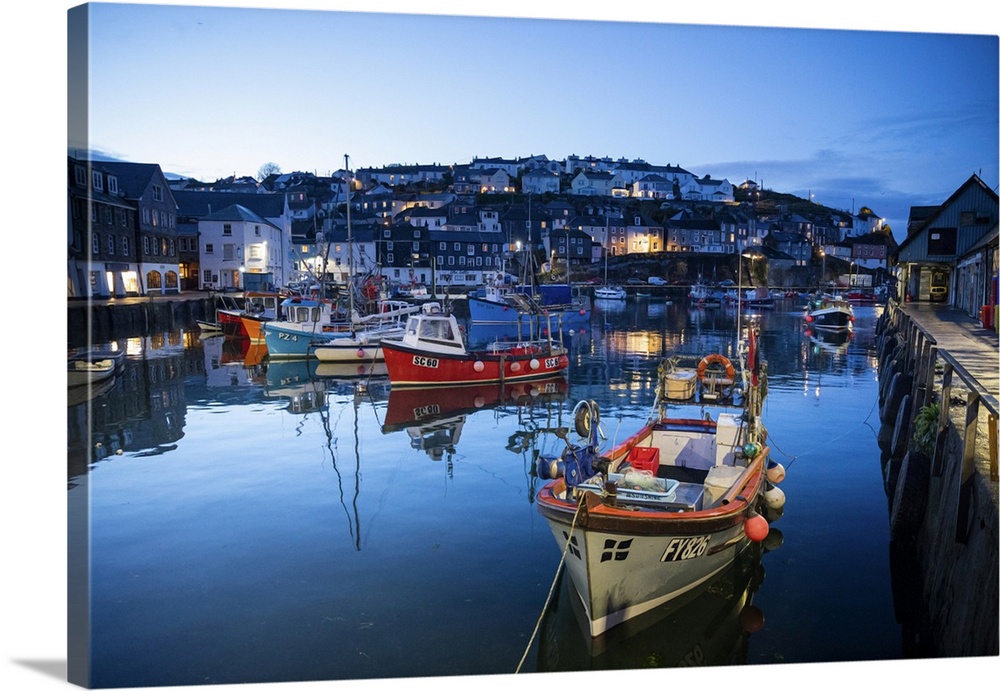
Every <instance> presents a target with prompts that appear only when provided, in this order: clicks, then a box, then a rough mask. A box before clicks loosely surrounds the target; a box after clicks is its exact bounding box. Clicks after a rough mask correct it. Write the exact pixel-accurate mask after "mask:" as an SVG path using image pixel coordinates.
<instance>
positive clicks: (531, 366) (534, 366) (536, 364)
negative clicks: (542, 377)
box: [528, 358, 542, 369]
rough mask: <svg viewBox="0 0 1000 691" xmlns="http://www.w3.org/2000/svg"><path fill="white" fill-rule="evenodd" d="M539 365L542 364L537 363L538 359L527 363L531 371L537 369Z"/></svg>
mask: <svg viewBox="0 0 1000 691" xmlns="http://www.w3.org/2000/svg"><path fill="white" fill-rule="evenodd" d="M541 365H542V363H540V362H539V361H538V358H531V362H529V363H528V367H530V368H531V369H538V368H539V367H541Z"/></svg>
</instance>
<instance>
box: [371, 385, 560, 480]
mask: <svg viewBox="0 0 1000 691" xmlns="http://www.w3.org/2000/svg"><path fill="white" fill-rule="evenodd" d="M568 390H569V383H568V382H567V380H566V378H565V377H564V376H562V375H557V376H553V377H549V378H547V379H539V380H534V381H527V382H517V383H513V384H498V383H497V384H478V385H474V386H448V387H441V386H432V387H425V388H403V389H391V390H390V391H389V405H388V408H387V410H386V416H385V422H383V424H382V433H383V434H391V433H393V432H398V431H402V430H405V431H406V433H407V435H408V436H409V437H410V446H411V447H412V448H414V449H417V450H422V451H425V452H426V453H427V455H428V456H429V457H430V458H431V459H432V460H435V461H439V460H442V459H445V457H446V454H447V460H448V461H449V462H450V461H451V459H452V456H453V454H454V453H455V447H456V446H457V444H458V441H459V438H460V437H461V435H462V427H463V426H464V425H465V421H466V418H467V417H468V416H469V415H471V414H473V413H476V412H479V411H481V410H493V409H496V408H499V407H501V406H513V407H515V408H517V409H518V410H521V409H523V408H530V407H535V406H540V405H543V404H547V403H560V402H562V401H564V400H565V399H566V395H567V392H568Z"/></svg>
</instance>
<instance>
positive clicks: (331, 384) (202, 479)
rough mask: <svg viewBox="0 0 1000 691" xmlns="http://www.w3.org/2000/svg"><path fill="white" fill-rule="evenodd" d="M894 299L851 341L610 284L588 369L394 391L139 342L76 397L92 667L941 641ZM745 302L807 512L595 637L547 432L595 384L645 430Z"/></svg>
mask: <svg viewBox="0 0 1000 691" xmlns="http://www.w3.org/2000/svg"><path fill="white" fill-rule="evenodd" d="M880 310H881V307H879V306H872V307H859V308H857V309H856V321H855V324H854V331H853V334H852V335H851V336H850V338H846V339H842V342H830V341H829V340H822V339H821V338H819V337H817V336H815V335H812V334H809V333H808V332H807V331H806V330H805V329H804V325H803V320H802V309H801V305H800V303H798V302H797V301H795V300H785V301H778V303H777V305H776V306H775V307H774V308H772V309H766V310H762V311H759V312H747V311H742V312H738V311H737V310H736V309H735V308H733V307H721V308H714V309H699V308H695V307H691V306H689V305H688V304H687V303H686V302H675V303H673V304H666V303H664V302H662V301H656V300H650V299H645V298H631V297H630V298H629V299H628V301H626V302H621V303H613V302H612V303H601V302H598V303H596V304H595V307H594V313H593V319H592V322H591V324H590V327H589V328H586V327H585V328H582V329H578V330H576V331H575V332H574V333H572V334H571V335H568V336H567V342H568V344H569V346H570V350H571V358H570V363H571V364H570V370H569V373H568V376H567V378H566V381H562V380H553V381H546V382H538V383H536V384H534V385H531V386H522V387H520V388H518V389H516V390H505V391H504V392H503V393H502V395H500V396H498V395H497V391H496V390H494V389H488V390H465V391H454V390H449V391H446V392H441V391H434V390H430V391H428V392H427V393H423V392H401V391H390V387H389V385H388V381H387V380H386V379H385V378H384V376H379V372H377V371H376V372H369V371H365V369H364V366H351V367H348V368H340V369H338V370H335V369H333V368H331V367H329V366H327V369H325V370H324V369H322V367H318V366H317V363H316V362H315V361H311V362H305V361H300V362H287V363H268V362H267V361H266V360H262V359H261V355H262V354H261V353H260V352H258V351H257V350H255V349H254V348H253V347H251V346H250V345H249V344H248V343H247V342H245V341H240V340H238V339H232V338H226V337H213V338H203V337H201V336H200V335H199V332H198V329H197V327H196V326H195V325H194V324H192V325H191V326H190V327H189V328H185V329H181V330H178V331H175V332H170V333H163V334H154V335H147V336H142V337H138V336H137V337H136V338H133V339H128V340H127V341H122V342H121V343H122V345H123V347H125V348H126V349H127V352H128V357H127V359H126V362H125V368H124V371H123V372H122V373H121V374H120V375H118V377H116V379H115V381H114V384H113V385H111V386H110V388H108V389H107V390H104V391H99V392H97V395H96V396H95V397H94V398H92V399H90V400H89V401H82V400H76V401H74V400H71V402H70V405H69V407H68V409H67V412H68V415H67V417H68V443H69V448H68V491H69V493H70V495H71V497H70V498H71V500H79V499H80V498H81V497H82V495H85V497H86V499H85V501H86V502H87V503H88V504H89V509H90V538H89V549H90V587H91V599H90V614H91V617H92V619H91V621H92V626H91V629H90V645H91V651H92V656H91V672H92V683H93V685H94V686H103V687H114V686H147V685H187V684H220V683H229V684H235V683H248V682H250V683H264V682H284V681H302V680H329V679H332V680H352V679H371V678H381V679H387V678H403V677H422V676H451V675H480V674H510V673H513V672H514V671H515V669H517V668H518V666H519V664H520V663H521V662H522V660H523V664H521V666H520V671H521V672H522V673H533V672H538V671H573V670H589V669H615V668H619V669H638V668H645V667H672V666H701V665H704V666H715V665H765V664H781V663H809V662H851V661H867V660H900V659H904V658H907V657H912V656H916V655H919V654H923V651H919V650H917V649H916V648H915V647H914V645H913V642H912V640H911V633H910V632H908V631H906V630H905V627H903V626H901V624H900V623H899V617H898V614H899V609H900V608H905V607H906V606H908V603H907V601H906V598H905V595H906V592H907V587H908V583H907V575H906V574H900V573H898V571H899V569H898V568H896V569H894V568H893V567H894V566H895V564H894V562H893V560H892V559H890V541H889V530H888V518H887V508H886V507H887V499H886V496H885V491H884V489H883V480H882V473H881V464H880V460H881V451H880V449H879V447H878V444H877V433H878V428H879V422H878V412H877V405H876V404H877V397H878V382H877V380H876V376H875V373H876V362H875V354H874V347H875V323H876V319H877V317H878V314H879V313H880ZM748 318H758V319H760V321H761V324H762V346H763V353H764V357H765V359H766V361H767V372H768V379H767V382H768V395H767V399H766V402H765V407H764V420H765V424H766V426H767V429H768V431H769V435H770V448H771V454H772V459H773V460H776V461H778V462H780V463H781V464H782V465H784V466H785V468H786V470H787V477H786V479H785V480H784V482H783V483H782V484H781V489H782V490H783V491H784V492H785V495H786V498H787V503H786V505H785V508H784V512H783V515H782V516H781V517H780V518H778V519H777V520H775V521H774V522H773V524H772V526H771V529H772V532H771V535H770V536H769V540H768V542H767V543H765V547H766V549H764V550H763V554H762V555H761V556H760V559H759V561H758V562H756V563H753V564H750V565H749V566H747V567H746V568H741V569H737V570H734V572H733V573H729V574H726V575H725V576H724V577H723V578H721V579H720V580H719V581H718V582H716V583H713V584H711V585H710V587H709V588H707V590H706V591H705V592H703V593H700V594H699V595H698V597H696V598H693V599H692V600H691V601H690V602H686V603H684V606H683V607H677V608H674V609H673V610H671V611H669V612H665V613H663V614H662V616H660V617H659V618H658V619H657V620H656V621H655V622H652V623H650V624H649V625H648V626H646V627H645V628H643V629H642V630H641V631H638V632H634V633H633V632H629V635H628V636H625V635H616V636H611V635H609V636H608V637H607V640H606V641H602V642H601V644H600V645H598V646H592V645H591V644H590V641H589V638H588V637H585V636H584V635H583V632H582V629H581V628H580V626H579V622H578V621H577V620H576V619H575V613H574V609H573V605H574V602H573V595H572V590H571V588H572V586H571V585H570V584H569V583H568V581H566V582H563V581H561V580H557V581H555V589H554V590H553V591H552V596H551V600H550V601H549V594H550V588H551V587H552V586H553V582H554V579H555V577H556V573H557V566H558V564H559V561H560V556H561V545H557V544H556V543H555V541H554V540H553V538H552V535H551V533H550V531H549V529H548V527H547V526H546V524H545V521H544V520H543V519H542V518H541V516H540V515H539V514H538V512H537V510H536V507H535V505H534V496H535V493H536V492H537V491H538V489H539V487H540V486H541V483H542V481H541V480H539V479H538V478H537V477H536V476H535V474H534V470H533V466H534V459H535V456H536V454H537V453H539V452H543V453H552V452H555V451H557V450H558V449H560V448H562V445H563V444H564V443H565V442H563V441H562V440H560V439H559V437H558V436H556V434H554V433H553V430H555V429H557V428H559V427H570V428H571V427H572V410H573V406H574V405H575V403H576V402H577V401H579V400H580V399H591V400H594V401H596V402H597V403H598V404H599V405H600V410H601V420H602V425H603V427H604V430H605V433H606V435H607V437H608V443H611V442H612V441H613V440H614V439H616V438H617V439H621V438H623V437H624V436H627V435H628V434H629V433H631V431H633V430H635V429H636V428H637V427H638V426H639V425H640V424H641V422H642V420H643V419H644V418H645V416H646V415H647V414H648V412H649V410H650V406H651V404H652V401H653V391H654V388H655V384H656V372H657V367H658V366H659V365H660V363H661V362H662V361H663V360H664V358H667V357H670V356H674V355H681V356H683V357H685V358H687V359H688V360H690V361H692V362H697V360H698V359H699V358H701V357H702V356H704V355H707V354H709V353H721V354H723V355H726V356H728V357H730V358H735V341H736V333H737V324H738V321H739V320H746V319H748ZM470 331H472V335H473V336H474V337H475V336H477V335H478V336H481V337H483V338H484V339H488V338H490V337H491V335H490V334H482V333H479V334H476V332H475V329H474V328H473V329H471V330H470ZM73 541H74V538H73V537H72V530H71V545H70V548H71V550H72V549H73V547H74V544H73ZM547 601H548V602H549V604H548V608H547V609H546V603H547ZM750 603H752V606H753V608H752V609H749V608H748V605H749V604H750ZM749 613H752V614H753V617H752V618H751V617H748V614H749ZM536 627H537V633H536Z"/></svg>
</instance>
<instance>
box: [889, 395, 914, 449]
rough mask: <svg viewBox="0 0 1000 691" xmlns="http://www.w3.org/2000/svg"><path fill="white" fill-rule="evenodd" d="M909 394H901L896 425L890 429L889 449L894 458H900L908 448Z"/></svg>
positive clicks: (909, 432)
mask: <svg viewBox="0 0 1000 691" xmlns="http://www.w3.org/2000/svg"><path fill="white" fill-rule="evenodd" d="M910 407H911V404H910V394H906V395H905V396H903V399H902V400H901V401H900V402H899V410H898V411H897V412H896V425H895V427H894V428H893V431H892V447H891V448H890V451H891V453H892V455H893V456H895V457H896V458H902V457H903V454H905V453H906V451H907V449H908V448H909V441H910V435H911V434H912V432H911V431H910Z"/></svg>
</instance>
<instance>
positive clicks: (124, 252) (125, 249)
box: [122, 236, 128, 257]
mask: <svg viewBox="0 0 1000 691" xmlns="http://www.w3.org/2000/svg"><path fill="white" fill-rule="evenodd" d="M122 256H125V257H127V256H128V236H126V237H123V238H122Z"/></svg>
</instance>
